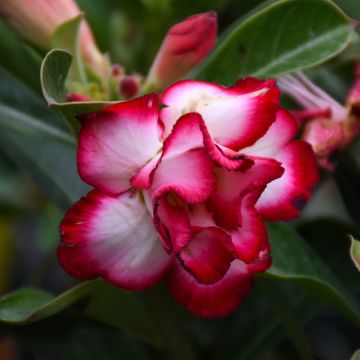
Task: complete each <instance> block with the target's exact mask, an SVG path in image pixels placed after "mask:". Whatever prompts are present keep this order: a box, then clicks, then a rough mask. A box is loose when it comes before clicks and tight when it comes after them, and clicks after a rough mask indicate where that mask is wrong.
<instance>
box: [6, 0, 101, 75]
mask: <svg viewBox="0 0 360 360" xmlns="http://www.w3.org/2000/svg"><path fill="white" fill-rule="evenodd" d="M80 13H81V10H80V9H79V8H78V6H77V5H76V3H75V1H74V0H53V1H50V0H0V15H1V16H2V17H4V18H5V20H6V21H7V22H8V24H9V25H10V26H11V27H13V28H14V29H15V30H16V31H17V32H19V34H20V35H21V36H22V37H24V38H25V39H27V40H29V41H30V42H32V43H33V44H35V45H37V46H39V47H40V48H43V49H45V50H49V49H50V48H51V39H52V35H53V33H54V31H55V29H56V28H57V27H58V26H59V25H60V24H62V23H63V22H65V21H67V20H70V19H72V18H74V17H75V16H78V15H79V14H80ZM80 48H81V52H82V54H83V56H84V58H85V60H86V63H87V64H88V66H89V67H90V68H91V69H92V70H93V71H94V72H95V73H96V74H102V72H103V67H104V61H105V60H104V56H103V55H102V54H101V53H100V51H99V49H98V48H97V45H96V43H95V40H94V37H93V34H92V32H91V30H90V27H89V25H88V23H87V22H86V21H85V20H82V23H81V25H80Z"/></svg>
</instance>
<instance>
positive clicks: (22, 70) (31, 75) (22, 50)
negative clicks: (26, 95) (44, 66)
mask: <svg viewBox="0 0 360 360" xmlns="http://www.w3.org/2000/svg"><path fill="white" fill-rule="evenodd" d="M0 38H1V42H0V53H1V54H6V56H1V57H0V65H1V66H3V67H4V68H6V69H7V70H8V71H10V72H11V73H12V74H14V75H16V77H17V78H18V79H21V80H22V81H23V82H25V83H26V84H27V85H28V86H30V87H31V88H32V89H33V90H36V91H39V90H40V89H41V87H40V81H39V71H40V64H41V58H40V56H39V58H40V59H38V58H37V57H35V56H34V52H33V51H31V49H30V48H29V47H28V46H27V45H26V44H24V42H22V41H21V40H20V39H19V37H18V36H17V35H16V33H15V31H14V30H12V29H11V28H10V27H8V26H7V25H6V24H5V22H3V21H0Z"/></svg>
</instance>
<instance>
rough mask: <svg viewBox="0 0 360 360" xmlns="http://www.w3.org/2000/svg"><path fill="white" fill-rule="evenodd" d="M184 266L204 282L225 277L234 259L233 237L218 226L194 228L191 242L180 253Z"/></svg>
mask: <svg viewBox="0 0 360 360" xmlns="http://www.w3.org/2000/svg"><path fill="white" fill-rule="evenodd" d="M178 258H179V260H180V262H181V264H182V266H183V267H184V268H185V269H186V270H187V271H188V272H189V273H190V274H191V275H193V276H194V277H195V279H196V280H197V281H198V282H200V283H202V284H212V283H215V282H217V281H219V280H220V279H221V278H223V277H224V275H225V274H226V272H227V271H228V269H229V267H230V264H231V262H232V261H233V260H234V258H235V257H234V249H233V247H232V243H231V237H230V236H229V235H228V234H226V233H225V232H224V231H222V230H220V229H218V228H216V227H208V228H198V229H194V234H193V237H192V239H191V241H190V242H189V244H188V245H187V246H186V247H184V249H183V250H182V251H181V252H180V253H179V255H178Z"/></svg>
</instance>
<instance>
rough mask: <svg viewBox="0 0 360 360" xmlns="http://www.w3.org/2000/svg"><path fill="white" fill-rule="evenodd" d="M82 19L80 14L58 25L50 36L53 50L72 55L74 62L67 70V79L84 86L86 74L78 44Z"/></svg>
mask: <svg viewBox="0 0 360 360" xmlns="http://www.w3.org/2000/svg"><path fill="white" fill-rule="evenodd" d="M82 19H83V15H82V14H80V15H78V16H75V17H74V18H72V19H70V20H68V21H65V22H63V23H62V24H60V25H59V26H58V27H57V28H56V29H55V31H54V33H53V35H52V38H51V47H52V48H53V49H63V50H66V51H68V52H69V53H70V54H71V55H72V57H73V59H74V62H73V64H72V65H71V67H70V70H69V79H70V80H72V81H80V82H82V83H83V84H86V72H85V67H84V63H83V59H82V55H81V51H80V42H79V30H80V24H81V21H82Z"/></svg>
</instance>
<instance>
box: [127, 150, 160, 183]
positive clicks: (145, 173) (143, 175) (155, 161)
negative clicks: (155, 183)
mask: <svg viewBox="0 0 360 360" xmlns="http://www.w3.org/2000/svg"><path fill="white" fill-rule="evenodd" d="M160 159H161V153H159V154H157V155H156V156H155V157H153V158H152V159H151V160H150V161H149V162H148V163H147V164H146V165H145V166H143V167H142V168H141V169H140V170H139V172H138V173H137V174H136V175H135V176H133V177H132V178H131V180H130V183H131V186H132V187H134V188H138V189H148V188H149V187H150V186H151V183H152V178H153V174H154V171H155V169H156V168H157V166H158V165H159V162H160Z"/></svg>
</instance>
